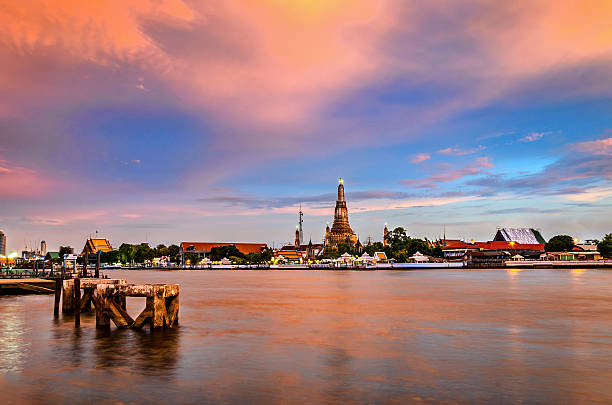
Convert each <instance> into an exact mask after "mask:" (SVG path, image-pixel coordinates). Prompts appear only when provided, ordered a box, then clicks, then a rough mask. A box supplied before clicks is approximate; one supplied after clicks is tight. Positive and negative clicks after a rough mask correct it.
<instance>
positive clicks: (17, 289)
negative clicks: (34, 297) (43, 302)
mask: <svg viewBox="0 0 612 405" xmlns="http://www.w3.org/2000/svg"><path fill="white" fill-rule="evenodd" d="M54 292H55V281H54V280H48V279H44V278H34V277H32V278H7V279H4V278H2V279H0V295H4V294H53V293H54Z"/></svg>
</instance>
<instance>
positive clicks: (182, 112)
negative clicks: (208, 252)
mask: <svg viewBox="0 0 612 405" xmlns="http://www.w3.org/2000/svg"><path fill="white" fill-rule="evenodd" d="M611 20H612V4H611V3H610V2H609V1H605V0H601V1H586V2H585V1H563V2H559V1H552V0H549V1H516V2H511V3H508V4H501V3H499V2H492V1H491V2H486V1H483V2H476V3H470V4H466V3H465V2H460V1H434V2H422V3H418V2H403V1H394V0H389V1H384V0H380V1H374V0H371V1H368V0H358V1H348V0H337V1H308V0H294V1H290V2H288V1H281V0H259V1H255V0H253V1H235V0H228V1H222V2H218V1H217V2H213V1H200V2H195V1H188V0H161V1H157V0H135V1H129V2H124V1H116V0H109V1H104V2H101V1H85V2H75V1H69V0H56V1H52V2H49V1H42V0H27V1H25V2H24V1H13V0H6V1H2V4H1V5H0V58H1V59H2V61H3V63H2V66H1V67H0V73H1V74H0V141H1V143H0V195H2V198H1V202H2V204H1V206H2V210H1V213H0V223H1V228H4V229H5V230H6V231H7V234H8V235H9V237H8V239H7V240H8V248H9V249H11V250H13V249H22V248H23V245H24V241H26V243H27V241H30V240H32V239H40V238H41V237H44V238H45V239H46V240H47V241H48V242H49V243H50V244H51V245H54V246H55V245H59V244H70V245H79V244H82V243H81V242H82V238H83V237H84V236H85V235H88V234H90V233H92V232H95V231H96V230H100V232H102V233H103V234H104V235H106V236H108V237H109V238H110V239H111V240H113V241H115V240H116V241H131V242H141V241H145V240H146V241H148V242H151V243H153V244H155V243H159V242H164V243H167V242H175V241H178V240H236V241H262V242H268V243H271V242H273V241H276V242H277V243H279V242H280V243H284V242H288V241H291V238H292V237H293V228H294V226H295V223H296V221H297V219H296V218H297V211H298V204H299V203H300V202H301V203H302V207H303V211H304V213H305V216H304V229H305V234H306V235H311V236H312V239H313V241H314V240H316V241H320V240H321V239H322V237H323V232H324V228H325V223H326V221H329V220H330V218H331V217H332V216H333V204H334V201H335V187H336V186H337V179H338V178H339V177H342V178H343V179H345V184H346V187H347V201H348V204H349V208H350V211H351V213H352V214H351V215H352V217H351V224H352V226H353V228H354V229H355V232H356V233H357V234H358V235H359V236H360V237H361V238H362V239H364V238H367V237H368V236H372V237H373V238H375V239H376V240H379V239H380V237H381V232H382V228H383V224H384V223H385V222H388V223H389V227H390V228H394V227H396V226H403V227H405V228H406V229H407V230H408V232H409V233H410V234H411V235H414V236H418V237H425V236H426V237H429V238H436V237H438V236H440V235H441V234H442V232H443V227H444V226H446V232H447V234H451V235H452V236H453V237H457V238H460V237H463V238H465V239H466V240H469V239H472V238H475V239H477V240H481V239H482V240H488V239H487V238H491V236H492V235H493V233H494V231H495V229H496V227H498V226H510V227H512V226H516V227H523V226H524V227H534V228H540V229H542V231H543V233H544V234H545V235H546V236H547V237H549V236H551V235H555V234H557V233H561V232H563V233H571V235H572V236H574V237H577V238H580V239H594V238H599V237H601V236H602V235H603V234H604V233H606V232H607V231H609V227H610V221H609V220H608V219H606V220H603V221H602V218H609V215H607V214H609V212H610V201H611V198H610V197H612V184H611V180H612V163H611V162H612V158H611V156H612V148H611V147H612V71H611V70H610V64H611V63H612V24H610V21H611ZM459 214H460V215H459ZM262 238H263V239H264V240H261V239H262Z"/></svg>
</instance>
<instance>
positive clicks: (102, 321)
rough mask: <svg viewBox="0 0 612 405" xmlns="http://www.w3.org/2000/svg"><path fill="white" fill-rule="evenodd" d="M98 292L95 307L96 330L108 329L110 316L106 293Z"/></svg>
mask: <svg viewBox="0 0 612 405" xmlns="http://www.w3.org/2000/svg"><path fill="white" fill-rule="evenodd" d="M97 291H98V294H97V295H98V298H97V303H96V305H95V307H96V328H101V329H102V328H103V329H110V316H109V314H108V306H109V305H108V304H109V303H108V300H109V299H110V298H109V297H108V296H107V294H106V291H101V290H100V289H98V290H97Z"/></svg>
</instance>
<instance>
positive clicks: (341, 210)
mask: <svg viewBox="0 0 612 405" xmlns="http://www.w3.org/2000/svg"><path fill="white" fill-rule="evenodd" d="M340 242H343V243H344V242H348V244H349V245H350V246H354V245H355V244H356V243H357V235H356V234H355V232H353V230H352V229H351V226H350V225H349V220H348V208H347V207H346V199H345V198H344V182H343V181H342V179H340V181H339V184H338V200H337V201H336V209H335V211H334V223H333V225H332V227H331V230H330V231H329V232H327V230H326V232H325V245H326V246H328V247H333V246H336V245H337V244H338V243H340Z"/></svg>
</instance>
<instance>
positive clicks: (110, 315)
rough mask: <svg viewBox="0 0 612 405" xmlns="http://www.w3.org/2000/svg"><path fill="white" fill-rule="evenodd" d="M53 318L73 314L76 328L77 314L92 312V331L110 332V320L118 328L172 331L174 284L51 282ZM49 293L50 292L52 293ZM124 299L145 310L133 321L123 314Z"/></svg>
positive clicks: (175, 313) (175, 321)
mask: <svg viewBox="0 0 612 405" xmlns="http://www.w3.org/2000/svg"><path fill="white" fill-rule="evenodd" d="M55 283H56V284H55V285H56V287H55V302H54V311H53V312H54V314H55V316H58V315H59V305H60V296H62V297H63V298H62V312H63V313H73V314H74V324H75V326H76V327H78V326H80V323H81V312H89V311H93V310H95V312H96V327H98V328H110V321H111V320H112V321H113V323H114V324H115V326H117V327H118V328H134V329H140V328H142V327H143V326H144V325H145V324H149V326H150V327H151V329H154V328H165V327H169V328H172V327H173V326H174V325H176V324H178V312H179V285H178V284H127V283H126V281H125V280H119V279H95V278H84V279H80V278H75V279H67V280H63V281H62V280H61V279H57V281H56V282H55ZM52 291H53V290H52ZM127 297H143V298H145V299H146V306H145V309H144V310H143V311H142V312H141V313H140V314H139V315H138V316H137V317H136V318H135V319H134V318H132V316H131V315H130V314H129V313H128V312H127V306H126V304H127Z"/></svg>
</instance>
